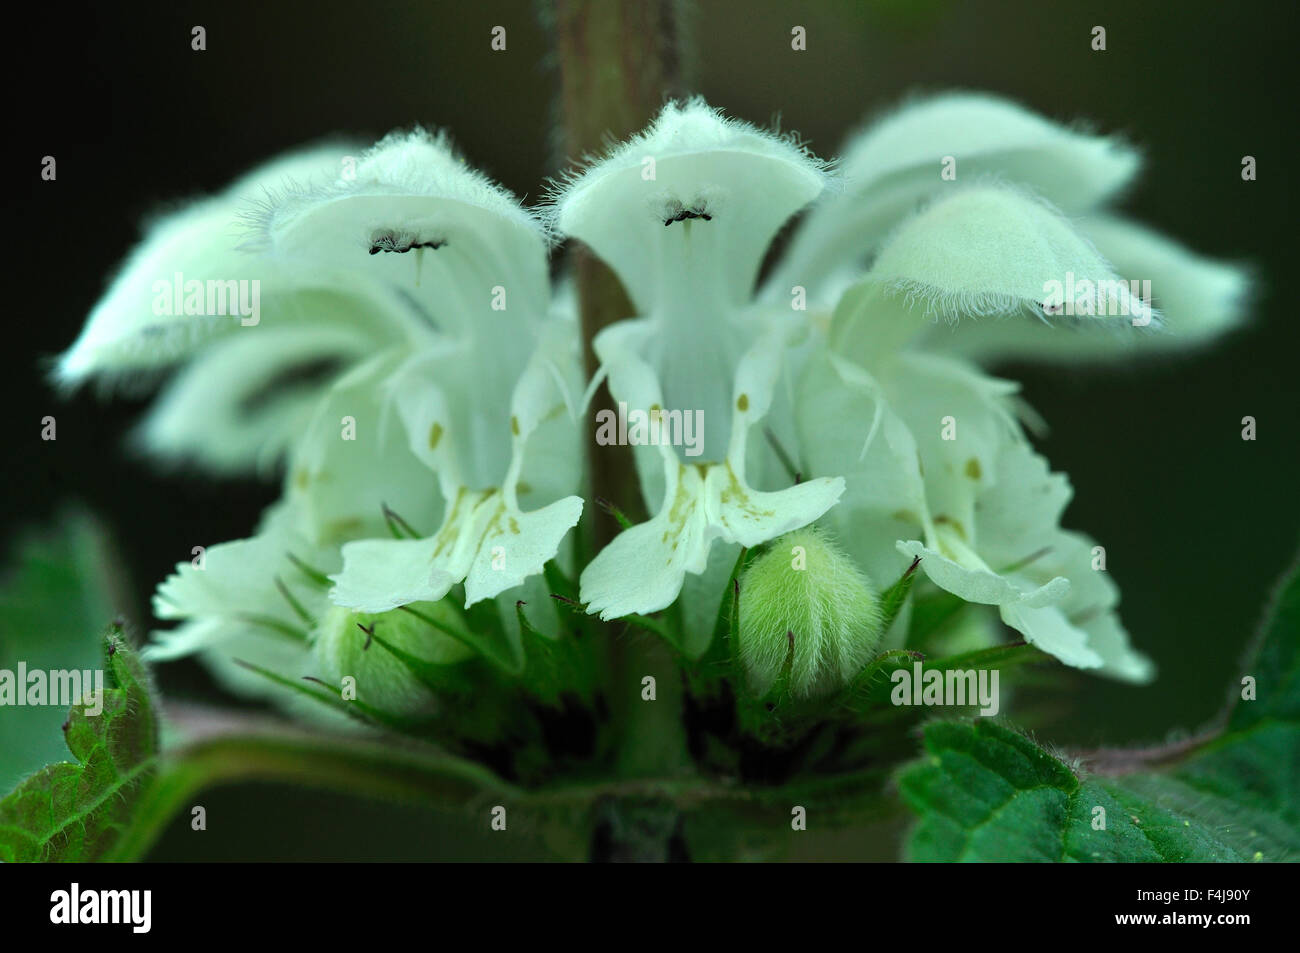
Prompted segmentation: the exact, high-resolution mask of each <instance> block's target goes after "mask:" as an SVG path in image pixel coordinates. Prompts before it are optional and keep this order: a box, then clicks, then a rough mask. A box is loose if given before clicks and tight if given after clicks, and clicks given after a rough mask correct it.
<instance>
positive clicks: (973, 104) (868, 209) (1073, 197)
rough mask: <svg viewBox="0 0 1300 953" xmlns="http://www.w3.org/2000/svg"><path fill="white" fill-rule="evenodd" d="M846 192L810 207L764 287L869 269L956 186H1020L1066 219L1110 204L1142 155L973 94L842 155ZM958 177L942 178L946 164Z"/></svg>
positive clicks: (946, 101) (913, 116)
mask: <svg viewBox="0 0 1300 953" xmlns="http://www.w3.org/2000/svg"><path fill="white" fill-rule="evenodd" d="M842 156H843V157H842V162H841V166H840V168H841V170H842V173H843V177H844V188H843V191H842V192H841V193H840V194H836V195H830V196H827V198H826V199H825V200H824V201H823V202H822V203H821V204H819V205H818V206H817V207H816V208H814V209H813V210H812V211H811V212H810V213H809V215H808V218H807V220H806V221H805V222H804V223H803V225H802V226H801V227H800V229H799V231H798V232H797V233H796V234H795V238H794V241H793V242H792V244H791V248H790V251H789V253H788V254H787V255H786V257H785V260H784V261H783V262H782V264H781V265H780V266H779V267H778V269H777V271H776V273H775V274H774V276H773V279H772V282H771V284H770V286H769V288H770V289H771V290H772V292H773V293H775V294H777V295H783V294H786V293H788V290H789V288H790V287H791V286H793V285H803V286H805V287H807V288H809V289H816V288H817V287H818V286H819V285H821V284H822V283H823V282H824V281H825V280H826V279H828V278H829V277H831V276H832V275H833V274H834V273H835V272H836V271H839V270H845V271H850V272H851V271H854V270H857V269H860V268H861V267H862V265H863V264H865V262H866V260H867V258H868V256H869V255H870V254H871V253H872V252H873V251H874V250H875V248H876V246H877V245H878V244H879V243H880V241H881V239H882V238H883V237H884V236H885V235H886V234H887V233H888V232H889V231H890V230H892V229H893V227H894V226H895V225H896V224H897V223H898V222H899V221H900V220H902V218H904V217H905V216H906V215H908V214H910V213H911V211H912V210H913V209H914V208H915V207H916V206H917V204H918V203H920V202H923V201H924V200H926V199H927V198H929V197H931V196H933V195H934V194H936V193H938V192H939V191H940V190H943V189H950V188H953V187H955V186H956V185H957V184H958V183H973V182H978V181H980V180H981V179H984V178H989V177H997V178H1000V179H1003V180H1005V181H1010V182H1013V183H1019V184H1021V185H1023V186H1025V187H1027V188H1028V189H1029V190H1031V191H1032V192H1034V193H1036V194H1038V195H1041V196H1043V197H1044V198H1046V199H1047V200H1048V201H1050V202H1052V203H1054V204H1055V205H1058V206H1060V207H1061V208H1063V209H1065V210H1066V211H1068V212H1074V211H1078V210H1082V209H1087V208H1090V207H1092V206H1095V205H1097V204H1099V203H1101V202H1104V201H1107V200H1108V199H1110V198H1112V197H1113V196H1114V195H1115V194H1116V193H1117V192H1118V191H1119V190H1120V189H1122V188H1123V187H1124V186H1125V185H1126V184H1127V183H1128V182H1129V181H1130V180H1131V179H1132V178H1133V176H1134V175H1135V174H1136V172H1137V169H1138V166H1139V156H1138V154H1137V152H1136V151H1135V150H1134V149H1132V148H1131V147H1130V146H1128V145H1126V144H1125V143H1123V142H1122V141H1120V140H1118V139H1115V138H1114V137H1105V136H1098V135H1093V134H1091V133H1089V132H1088V131H1086V130H1082V129H1075V128H1069V127H1066V126H1061V125H1058V124H1057V123H1054V122H1051V121H1050V120H1047V119H1044V118H1043V117H1041V116H1037V115H1035V114H1034V113H1031V112H1029V111H1028V110H1026V109H1024V108H1023V107H1021V106H1019V105H1017V104H1015V103H1013V102H1010V101H1008V100H1005V99H1001V98H998V97H995V96H989V95H985V94H979V93H947V94H944V95H941V96H935V97H932V98H929V99H923V100H920V101H917V102H914V103H909V104H906V105H904V106H903V107H902V108H900V109H898V110H897V111H896V112H894V113H891V114H889V115H887V116H885V117H884V118H883V119H881V120H879V121H878V122H876V123H874V124H872V125H870V126H868V127H867V128H866V129H865V130H864V131H863V132H861V133H859V134H858V135H857V136H855V137H854V138H853V139H851V140H850V141H849V143H848V144H847V145H846V146H845V148H844V151H843V154H842ZM949 159H951V160H952V163H951V165H950V166H948V167H950V168H951V170H952V173H954V174H955V177H952V178H949V179H945V178H944V177H943V176H942V173H943V172H944V171H945V167H946V166H945V164H946V163H947V162H948V160H949Z"/></svg>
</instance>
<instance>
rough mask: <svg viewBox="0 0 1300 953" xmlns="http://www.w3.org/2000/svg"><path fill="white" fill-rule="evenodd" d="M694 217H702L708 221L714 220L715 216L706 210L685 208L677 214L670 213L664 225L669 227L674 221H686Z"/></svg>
mask: <svg viewBox="0 0 1300 953" xmlns="http://www.w3.org/2000/svg"><path fill="white" fill-rule="evenodd" d="M692 218H702V219H704V220H705V221H706V222H711V221H713V216H712V215H710V214H709V213H708V212H704V211H698V212H697V211H696V210H695V209H690V208H684V209H682V210H681V211H680V212H677V213H676V214H675V215H670V216H668V217H667V218H666V219H664V227H665V228H667V227H668V226H669V225H671V224H672V223H673V222H685V221H689V220H690V219H692Z"/></svg>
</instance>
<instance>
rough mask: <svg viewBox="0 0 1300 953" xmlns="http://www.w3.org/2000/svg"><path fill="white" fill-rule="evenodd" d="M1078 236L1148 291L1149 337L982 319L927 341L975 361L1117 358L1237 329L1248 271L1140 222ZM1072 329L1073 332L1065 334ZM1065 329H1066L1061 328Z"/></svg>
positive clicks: (1184, 345) (1200, 342) (1112, 223)
mask: <svg viewBox="0 0 1300 953" xmlns="http://www.w3.org/2000/svg"><path fill="white" fill-rule="evenodd" d="M1079 229H1080V231H1081V233H1082V234H1083V235H1085V236H1087V237H1088V238H1089V239H1090V240H1091V241H1092V242H1094V243H1095V244H1096V247H1097V248H1098V250H1099V251H1100V252H1101V253H1102V254H1104V255H1105V256H1106V257H1107V258H1108V259H1109V260H1110V261H1112V262H1113V263H1114V269H1115V271H1116V272H1117V273H1118V274H1119V275H1120V276H1121V277H1122V278H1124V279H1125V280H1127V281H1129V282H1130V284H1133V285H1136V286H1137V287H1138V288H1139V289H1140V291H1141V292H1142V293H1144V294H1145V293H1146V292H1147V291H1148V290H1149V292H1150V295H1151V298H1152V303H1153V305H1154V306H1155V307H1156V308H1157V309H1158V310H1159V312H1160V316H1161V319H1162V320H1161V322H1160V324H1161V326H1160V328H1159V330H1158V332H1157V333H1151V334H1088V333H1077V331H1076V329H1073V328H1072V327H1070V326H1069V325H1065V326H1059V325H1058V324H1057V323H1056V322H1053V326H1046V325H1043V324H1041V323H1037V322H1018V321H1017V322H1013V321H995V322H982V323H980V324H978V325H972V326H970V327H969V328H964V329H962V330H963V333H958V334H952V335H948V336H946V338H941V337H939V336H937V335H936V336H935V339H934V341H933V342H932V343H934V344H936V345H937V346H940V347H945V348H947V349H949V350H952V351H954V352H957V353H961V354H964V355H967V356H970V357H972V358H975V359H977V360H982V361H987V360H997V359H1006V358H1013V359H1014V358H1020V359H1027V358H1035V359H1043V360H1050V361H1058V362H1059V361H1072V362H1076V363H1077V362H1079V361H1083V360H1088V361H1096V360H1116V359H1122V358H1128V359H1132V358H1136V357H1141V356H1143V355H1148V354H1154V353H1163V352H1168V351H1176V350H1183V349H1192V348H1196V347H1201V346H1204V345H1206V344H1209V343H1211V342H1213V341H1216V340H1218V339H1219V338H1220V337H1221V336H1222V335H1224V334H1227V333H1229V332H1230V331H1232V330H1233V329H1234V328H1236V327H1238V326H1239V325H1240V323H1241V321H1242V319H1243V318H1244V312H1245V306H1246V303H1247V300H1248V290H1249V276H1248V273H1247V270H1246V269H1244V268H1242V267H1239V266H1236V265H1232V264H1228V263H1226V262H1222V261H1216V260H1214V259H1211V258H1205V257H1203V256H1201V255H1197V254H1195V253H1193V252H1191V251H1189V250H1188V249H1186V248H1184V247H1183V246H1182V245H1180V244H1178V243H1177V242H1175V241H1174V240H1173V239H1171V238H1168V237H1166V236H1164V235H1161V234H1159V233H1158V232H1154V231H1152V230H1151V229H1148V228H1146V227H1145V226H1142V225H1138V224H1137V223H1135V222H1130V221H1127V220H1125V219H1121V218H1116V217H1112V216H1104V215H1103V216H1097V217H1094V218H1089V219H1084V220H1082V221H1080V222H1079ZM1071 331H1076V333H1070V332H1071ZM1062 332H1065V333H1062Z"/></svg>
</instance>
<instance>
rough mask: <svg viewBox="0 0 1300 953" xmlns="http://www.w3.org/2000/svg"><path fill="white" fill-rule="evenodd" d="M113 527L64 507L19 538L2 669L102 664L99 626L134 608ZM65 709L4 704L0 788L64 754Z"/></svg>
mask: <svg viewBox="0 0 1300 953" xmlns="http://www.w3.org/2000/svg"><path fill="white" fill-rule="evenodd" d="M120 565H121V560H119V559H117V558H116V556H115V554H114V552H113V550H112V547H111V545H110V543H109V540H108V537H107V533H106V532H105V531H104V529H103V527H102V526H101V525H100V524H99V522H98V521H97V520H95V519H94V517H93V516H91V515H90V513H89V512H87V511H86V510H84V509H82V508H80V507H69V508H67V509H65V510H64V511H63V512H62V513H61V514H60V515H59V517H58V519H57V520H56V521H55V522H54V523H52V524H51V526H50V527H49V528H48V529H44V530H41V531H36V532H30V533H27V534H24V535H23V536H22V537H20V538H19V540H18V541H17V544H16V545H15V546H14V547H13V550H12V555H11V556H10V558H9V560H8V566H7V567H6V571H5V572H4V577H3V582H2V583H0V669H7V670H9V671H16V670H17V668H18V664H19V663H20V662H23V663H26V666H27V669H28V670H29V671H34V670H42V671H49V670H50V669H65V670H78V671H80V670H85V669H93V668H97V667H98V666H99V664H100V658H101V655H102V652H103V647H102V645H101V644H100V640H99V637H98V636H97V633H98V632H100V631H101V630H102V629H103V627H104V626H105V624H107V623H108V621H109V620H110V619H112V618H113V617H114V616H115V615H116V614H118V613H119V612H125V613H128V614H129V610H130V609H131V605H130V604H129V600H128V598H127V597H126V595H125V593H126V591H127V590H128V589H129V587H128V586H126V585H125V584H124V582H123V580H122V578H121V575H122V574H121V571H120V569H119V567H120ZM65 717H66V712H65V710H64V709H63V708H61V707H59V706H57V705H24V706H22V707H6V708H5V709H4V714H3V715H2V716H0V791H7V790H9V789H10V788H11V787H12V786H13V785H15V784H17V783H18V782H19V781H21V780H22V779H23V778H25V777H26V776H27V775H29V774H31V773H32V772H33V771H35V770H36V769H38V768H40V767H42V766H44V765H46V764H49V763H50V762H52V761H58V760H60V759H61V758H63V757H64V756H65V751H66V748H65V746H64V744H63V739H62V737H61V735H60V732H59V725H61V724H63V721H64V718H65Z"/></svg>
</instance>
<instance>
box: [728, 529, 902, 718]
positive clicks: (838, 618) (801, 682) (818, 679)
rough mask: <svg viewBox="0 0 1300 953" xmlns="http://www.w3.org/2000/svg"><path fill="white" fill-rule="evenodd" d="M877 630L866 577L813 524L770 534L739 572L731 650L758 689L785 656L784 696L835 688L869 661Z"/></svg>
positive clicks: (876, 606) (875, 603) (874, 599)
mask: <svg viewBox="0 0 1300 953" xmlns="http://www.w3.org/2000/svg"><path fill="white" fill-rule="evenodd" d="M880 629H881V619H880V601H879V598H878V596H877V594H876V591H875V588H874V587H873V586H872V584H871V580H870V579H869V578H868V577H867V575H866V573H864V572H862V570H860V569H858V567H857V566H856V565H854V563H853V561H852V560H851V559H849V557H848V556H846V555H845V554H844V553H843V552H841V551H840V550H839V549H838V548H836V546H835V545H834V544H833V543H832V542H831V541H830V540H829V539H827V538H826V536H825V535H824V534H823V533H822V532H821V531H819V530H817V529H815V528H813V527H806V528H804V529H800V530H796V531H795V532H793V533H788V534H786V535H785V536H782V537H781V538H780V539H777V540H775V541H774V542H773V543H772V544H771V546H770V548H769V549H768V551H767V552H766V553H764V554H763V555H761V556H759V557H758V558H757V559H755V560H754V562H753V563H751V564H750V566H749V568H748V569H747V570H746V571H745V574H744V576H742V577H741V580H740V625H739V645H738V646H737V651H738V653H739V656H740V661H741V664H742V665H743V667H744V670H745V673H746V676H747V678H748V681H749V688H750V689H751V690H752V691H753V692H755V693H756V694H758V695H764V694H766V693H767V692H768V690H769V689H771V687H772V686H773V685H774V684H775V683H776V681H777V679H778V678H779V677H780V676H781V674H782V671H783V670H784V668H785V665H786V661H787V659H789V660H790V661H791V665H790V671H789V689H790V693H791V694H792V695H794V696H796V697H813V696H819V695H825V694H828V693H830V692H833V691H835V690H836V689H838V688H840V687H842V686H843V685H844V684H846V683H847V682H848V681H849V680H850V679H852V678H853V677H854V676H855V675H856V674H857V673H858V672H860V671H861V670H862V668H863V667H864V666H865V665H866V664H867V662H868V661H870V659H871V656H872V652H873V650H874V649H875V647H876V643H877V642H879V641H880V635H881V632H880Z"/></svg>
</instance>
